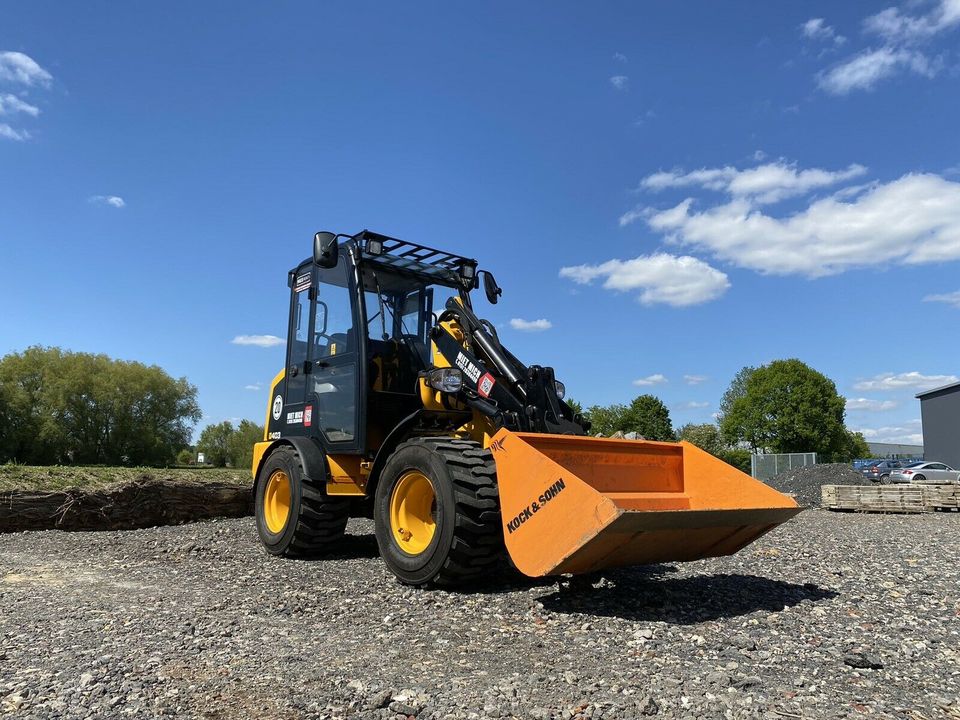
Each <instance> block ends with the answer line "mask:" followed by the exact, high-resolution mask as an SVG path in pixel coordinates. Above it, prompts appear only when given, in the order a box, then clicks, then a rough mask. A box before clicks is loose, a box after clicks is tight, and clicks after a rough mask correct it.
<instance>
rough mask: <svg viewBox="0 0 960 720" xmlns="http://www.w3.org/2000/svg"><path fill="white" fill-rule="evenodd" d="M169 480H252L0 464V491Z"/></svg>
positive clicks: (216, 473) (227, 474)
mask: <svg viewBox="0 0 960 720" xmlns="http://www.w3.org/2000/svg"><path fill="white" fill-rule="evenodd" d="M146 479H152V480H170V481H172V482H182V483H204V482H221V483H229V484H231V485H239V486H249V485H251V484H252V482H253V480H252V479H251V477H250V470H249V469H247V468H236V469H233V468H202V469H192V468H183V469H181V468H171V469H167V468H143V467H134V468H126V467H105V466H96V465H95V466H79V467H78V466H67V465H50V466H44V467H39V466H35V465H16V464H6V465H0V492H9V491H11V490H26V491H34V492H55V491H57V490H65V489H67V488H78V489H82V490H99V489H101V488H107V487H110V486H112V485H121V484H123V483H130V482H136V481H138V480H146Z"/></svg>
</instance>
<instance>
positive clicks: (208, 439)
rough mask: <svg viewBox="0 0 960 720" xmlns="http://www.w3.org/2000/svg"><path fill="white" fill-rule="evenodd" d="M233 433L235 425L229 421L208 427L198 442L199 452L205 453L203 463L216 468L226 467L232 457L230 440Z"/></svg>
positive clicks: (202, 432) (201, 433)
mask: <svg viewBox="0 0 960 720" xmlns="http://www.w3.org/2000/svg"><path fill="white" fill-rule="evenodd" d="M233 433H234V430H233V425H232V424H231V423H230V421H229V420H224V421H223V422H222V423H217V424H214V425H207V426H206V427H205V428H204V429H203V430H202V431H201V432H200V439H199V440H198V441H197V452H201V453H203V461H204V462H205V463H207V464H209V465H213V466H214V467H223V466H225V465H226V464H227V460H229V456H230V455H229V454H230V438H231V437H233Z"/></svg>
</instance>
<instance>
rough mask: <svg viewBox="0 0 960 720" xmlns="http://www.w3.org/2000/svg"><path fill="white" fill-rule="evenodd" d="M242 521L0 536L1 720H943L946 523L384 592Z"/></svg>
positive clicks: (348, 555) (381, 583)
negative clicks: (581, 571) (287, 552)
mask: <svg viewBox="0 0 960 720" xmlns="http://www.w3.org/2000/svg"><path fill="white" fill-rule="evenodd" d="M349 531H350V532H351V533H352V535H351V536H350V537H349V538H348V540H347V541H346V542H345V544H344V548H343V551H342V553H341V556H340V557H338V558H336V559H328V560H316V561H294V560H283V559H276V558H272V557H268V556H267V555H265V554H264V553H263V551H262V550H261V549H260V547H259V546H258V544H257V540H256V534H255V531H254V528H253V523H252V520H250V519H239V520H215V521H208V522H203V523H197V524H193V525H183V526H178V527H159V528H152V529H146V530H134V531H124V532H99V533H63V532H57V531H47V532H31V533H20V534H15V535H13V534H12V535H3V536H0V608H2V611H0V715H3V714H4V713H9V714H11V715H12V716H15V717H18V718H83V717H109V718H126V717H130V718H148V717H163V716H170V717H184V718H222V719H223V720H227V719H228V718H230V719H232V718H285V719H291V720H292V719H296V718H318V719H319V718H341V717H355V718H384V719H386V718H391V719H396V720H400V719H401V718H418V719H423V720H430V719H432V718H462V719H463V720H480V719H481V718H525V719H527V718H529V719H531V720H541V719H542V720H547V719H553V718H563V719H565V720H566V719H569V718H576V719H578V720H586V719H587V718H592V719H593V720H604V719H613V718H618V719H619V718H625V719H627V720H630V719H633V718H637V719H642V718H646V717H656V718H741V717H748V718H754V717H756V718H769V719H770V720H774V719H776V720H782V719H783V718H800V717H803V718H815V717H831V718H832V717H857V718H860V717H863V716H865V715H866V716H871V715H872V716H876V717H885V718H933V717H954V718H956V717H960V669H958V668H960V590H958V589H960V543H958V542H957V538H958V537H960V515H956V514H949V515H945V514H940V515H916V516H898V515H890V516H873V515H837V514H833V513H828V512H824V511H819V510H813V511H809V512H806V513H802V514H801V515H800V516H799V517H798V518H797V519H796V520H794V521H792V522H790V523H788V524H787V525H785V526H783V527H781V528H779V529H777V530H775V531H774V532H772V533H770V534H768V535H766V536H765V537H764V538H762V539H761V540H760V541H759V542H757V543H755V544H754V545H752V546H750V547H749V548H747V549H745V550H744V551H743V552H742V553H741V554H740V555H737V556H734V557H731V558H721V559H714V560H705V561H700V562H696V563H688V564H682V565H676V566H672V565H657V566H650V567H647V568H635V569H626V570H618V571H611V572H609V573H608V574H607V575H605V577H603V578H602V579H594V581H593V582H592V583H590V582H579V583H577V582H575V583H570V582H562V583H558V582H556V581H545V582H532V581H524V580H520V579H518V578H516V577H515V576H511V575H509V574H507V573H506V571H505V572H504V574H503V575H502V576H501V577H494V578H491V580H490V584H489V585H486V586H485V587H483V588H479V589H478V590H476V591H475V592H472V593H456V592H446V591H420V590H413V589H409V588H406V587H403V586H401V585H399V584H398V583H397V582H395V581H394V580H393V578H392V576H389V575H388V574H387V572H386V571H385V569H384V567H383V565H382V564H381V563H380V561H379V559H378V558H377V554H376V545H375V541H374V538H373V535H372V525H371V523H370V522H369V521H366V520H360V521H351V524H350V527H349Z"/></svg>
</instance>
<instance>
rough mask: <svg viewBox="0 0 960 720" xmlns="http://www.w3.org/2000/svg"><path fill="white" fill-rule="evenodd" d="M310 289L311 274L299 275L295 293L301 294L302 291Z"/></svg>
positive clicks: (294, 289)
mask: <svg viewBox="0 0 960 720" xmlns="http://www.w3.org/2000/svg"><path fill="white" fill-rule="evenodd" d="M308 287H310V273H304V274H303V275H297V281H296V283H294V286H293V291H294V292H300V291H301V290H306V289H307V288H308Z"/></svg>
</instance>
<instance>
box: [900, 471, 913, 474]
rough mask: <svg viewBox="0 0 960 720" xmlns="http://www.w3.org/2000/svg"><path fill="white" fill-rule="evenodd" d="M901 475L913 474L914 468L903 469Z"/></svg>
mask: <svg viewBox="0 0 960 720" xmlns="http://www.w3.org/2000/svg"><path fill="white" fill-rule="evenodd" d="M900 474H901V475H913V470H901V471H900Z"/></svg>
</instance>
